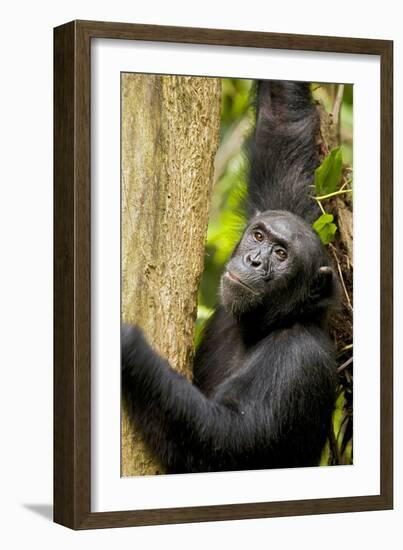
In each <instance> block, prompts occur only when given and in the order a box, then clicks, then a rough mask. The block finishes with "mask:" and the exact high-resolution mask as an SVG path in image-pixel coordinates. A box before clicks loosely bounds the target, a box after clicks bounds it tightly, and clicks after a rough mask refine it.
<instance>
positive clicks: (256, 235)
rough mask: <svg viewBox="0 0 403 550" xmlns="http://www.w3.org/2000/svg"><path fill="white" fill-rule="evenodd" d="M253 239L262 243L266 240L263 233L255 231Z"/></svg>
mask: <svg viewBox="0 0 403 550" xmlns="http://www.w3.org/2000/svg"><path fill="white" fill-rule="evenodd" d="M253 238H254V239H255V241H257V242H259V243H261V242H262V241H263V239H264V235H263V233H262V232H261V231H254V232H253Z"/></svg>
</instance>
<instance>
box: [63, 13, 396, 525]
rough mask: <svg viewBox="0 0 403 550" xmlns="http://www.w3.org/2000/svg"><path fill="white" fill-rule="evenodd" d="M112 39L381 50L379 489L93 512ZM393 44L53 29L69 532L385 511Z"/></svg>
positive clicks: (123, 28) (124, 28) (74, 25)
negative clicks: (95, 304) (94, 116)
mask: <svg viewBox="0 0 403 550" xmlns="http://www.w3.org/2000/svg"><path fill="white" fill-rule="evenodd" d="M94 38H113V39H122V40H143V41H158V42H167V43H168V42H174V43H183V44H205V45H216V46H242V47H248V48H269V49H279V50H304V51H315V52H334V53H354V54H365V55H376V56H380V66H381V90H380V94H381V106H380V108H381V136H380V139H381V158H380V166H381V204H380V211H381V228H380V230H381V257H382V269H381V280H380V291H381V319H380V330H381V334H380V339H381V340H380V341H381V385H380V387H381V395H380V405H381V410H380V425H381V431H380V433H381V442H380V452H381V456H380V465H381V470H380V494H377V495H369V496H368V495H367V496H354V497H343V498H321V499H310V500H292V501H280V502H264V503H261V502H259V503H246V504H245V503H239V504H228V505H213V506H196V507H193V506H192V507H181V508H166V509H151V510H126V511H111V512H95V513H94V512H91V481H90V480H91V414H90V408H91V391H90V390H91V377H90V357H91V338H90V334H91V281H90V276H91V236H90V225H91V224H90V221H91V194H90V188H91V174H90V164H91V163H90V97H91V95H90V94H91V91H90V85H91V48H90V45H91V40H92V39H94ZM392 74H393V43H392V42H391V41H384V40H371V39H359V38H336V37H325V36H304V35H290V34H273V33H261V32H245V31H234V30H216V29H199V28H182V27H164V26H152V25H138V24H127V23H107V22H92V21H73V22H70V23H67V24H65V25H62V26H60V27H57V28H55V30H54V139H55V148H54V192H55V196H54V293H55V299H54V395H55V397H54V520H55V522H57V523H60V524H62V525H65V526H67V527H70V528H72V529H90V528H106V527H127V526H135V525H154V524H167V523H184V522H201V521H216V520H229V519H247V518H265V517H266V518H267V517H276V516H291V515H306V514H319V513H320V514H323V513H336V512H352V511H366V510H383V509H391V508H392V507H393V433H392V429H393V417H392V412H393V401H392V397H393V385H392V384H393V371H392V349H393V346H392V344H393V341H392V339H393V321H392V318H393V304H392V299H393V291H392V285H393V278H392V268H393V265H392V262H393V234H392V226H393V219H392V197H393V195H392V181H393V165H392V160H393V131H392V129H393V127H392V122H393V103H392V101H393V82H392Z"/></svg>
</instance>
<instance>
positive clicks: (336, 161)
mask: <svg viewBox="0 0 403 550" xmlns="http://www.w3.org/2000/svg"><path fill="white" fill-rule="evenodd" d="M342 170H343V155H342V152H341V147H337V148H336V149H333V150H332V151H331V152H330V154H329V155H328V156H327V157H326V158H325V160H324V161H323V162H322V164H321V165H320V166H319V167H318V168H317V169H316V170H315V180H314V183H315V190H316V194H317V195H319V196H320V195H328V194H329V193H334V192H335V191H336V190H337V184H338V183H339V181H340V178H341V173H342Z"/></svg>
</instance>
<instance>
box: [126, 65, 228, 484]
mask: <svg viewBox="0 0 403 550" xmlns="http://www.w3.org/2000/svg"><path fill="white" fill-rule="evenodd" d="M121 94H122V317H123V320H124V321H125V322H131V323H136V324H138V325H140V326H141V327H142V329H143V330H144V333H145V335H146V337H147V339H148V341H149V343H150V344H151V345H152V346H153V348H154V349H155V350H157V351H158V352H159V353H160V354H161V355H162V356H163V357H165V358H166V359H168V360H169V362H170V364H171V365H172V366H173V367H174V368H175V369H176V370H178V371H180V372H181V373H183V374H185V375H186V376H188V377H189V378H190V377H191V364H192V359H193V332H194V322H195V318H196V310H197V293H198V286H199V282H200V277H201V274H202V270H203V257H204V245H205V239H206V233H207V225H208V213H209V206H210V195H211V191H212V184H213V174H214V156H215V153H216V150H217V147H218V141H219V130H220V81H219V80H218V79H214V78H199V77H177V76H151V75H136V74H123V75H122V80H121ZM121 444H122V455H121V456H122V459H121V460H122V462H121V473H122V475H123V476H133V475H149V474H156V473H161V471H162V468H161V466H160V465H159V464H158V462H156V460H155V458H154V457H153V456H151V454H150V452H149V451H148V450H147V449H146V447H145V445H144V442H143V441H142V439H141V436H140V435H139V432H138V431H137V429H136V427H135V426H133V425H132V421H131V419H130V417H129V415H128V413H127V404H123V408H122V443H121Z"/></svg>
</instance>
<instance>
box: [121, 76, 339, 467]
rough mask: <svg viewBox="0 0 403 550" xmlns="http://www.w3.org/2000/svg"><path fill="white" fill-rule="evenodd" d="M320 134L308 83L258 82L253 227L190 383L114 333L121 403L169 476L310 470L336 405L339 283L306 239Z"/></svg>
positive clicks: (138, 340)
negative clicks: (333, 316) (334, 339)
mask: <svg viewBox="0 0 403 550" xmlns="http://www.w3.org/2000/svg"><path fill="white" fill-rule="evenodd" d="M318 130H319V119H318V113H317V110H316V107H315V105H314V104H313V103H312V99H311V95H310V91H309V86H308V85H306V84H303V83H296V82H280V81H278V82H274V81H273V82H272V81H264V82H263V81H262V82H259V84H258V88H257V93H256V128H255V132H254V134H253V136H252V138H251V140H250V143H249V160H250V171H249V181H248V184H249V203H248V206H247V207H248V210H249V212H250V215H251V220H250V223H249V225H248V227H247V228H246V230H245V232H244V234H243V236H242V239H241V241H240V242H239V243H238V245H237V247H236V248H235V250H234V253H233V255H232V257H231V260H230V261H229V263H228V265H227V267H226V271H225V273H224V275H223V277H222V282H221V301H222V304H221V306H220V307H219V308H218V309H217V311H216V312H215V314H214V315H213V316H212V318H211V320H210V321H209V323H208V325H207V327H206V329H205V333H204V338H203V341H202V343H201V345H200V347H199V349H198V352H197V354H196V358H195V362H194V383H193V384H191V383H189V382H188V381H187V380H186V379H185V378H184V377H182V376H181V375H179V374H177V373H176V372H175V371H174V370H173V369H172V368H171V367H170V365H169V364H168V363H167V362H166V361H164V360H163V359H162V358H161V357H160V356H159V355H158V354H157V353H156V352H154V351H153V350H152V349H151V347H150V346H149V345H148V343H147V342H146V341H145V339H144V337H143V335H142V333H141V331H140V329H139V328H137V327H129V326H124V327H123V333H122V387H123V395H124V397H125V398H129V402H130V403H131V407H132V412H133V415H134V417H135V419H136V421H137V424H138V426H139V427H140V428H141V430H142V432H143V435H144V436H145V438H146V440H147V442H148V444H149V446H150V447H151V448H152V449H153V450H154V452H155V453H156V454H157V455H158V457H159V458H160V460H161V461H162V463H163V464H164V465H165V467H166V468H167V471H168V472H170V473H179V472H207V471H222V470H244V469H261V468H279V467H282V468H285V467H302V466H314V465H317V464H318V462H319V459H320V455H321V451H322V448H323V446H324V444H325V441H326V437H327V435H328V432H329V428H330V425H331V417H332V411H333V406H334V399H335V384H336V369H335V361H334V352H333V347H332V343H331V341H330V338H329V336H328V333H327V329H326V320H327V316H328V312H329V310H330V308H331V307H332V306H333V305H334V303H335V301H336V299H337V284H336V281H335V277H334V274H333V271H332V268H331V267H330V265H329V261H328V259H327V256H326V253H325V251H324V249H323V247H322V245H321V243H320V241H319V239H318V237H317V236H316V235H315V233H314V232H313V230H312V229H311V222H312V221H313V219H314V218H315V217H316V216H317V211H316V206H315V202H314V201H313V200H312V199H311V198H310V197H309V194H310V189H309V186H310V185H311V184H312V180H313V173H314V169H315V168H316V166H317V165H318V153H317V134H318ZM269 209H270V210H269Z"/></svg>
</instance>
